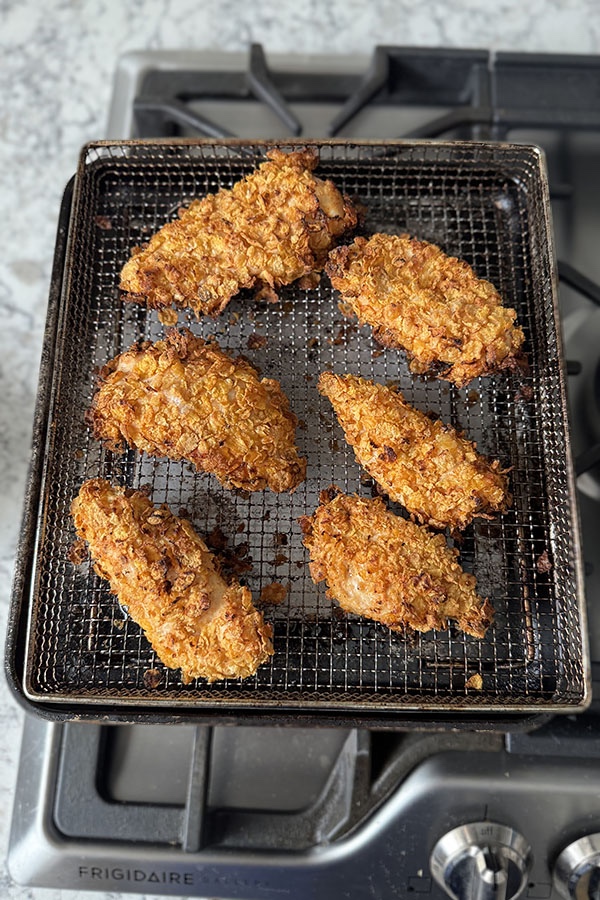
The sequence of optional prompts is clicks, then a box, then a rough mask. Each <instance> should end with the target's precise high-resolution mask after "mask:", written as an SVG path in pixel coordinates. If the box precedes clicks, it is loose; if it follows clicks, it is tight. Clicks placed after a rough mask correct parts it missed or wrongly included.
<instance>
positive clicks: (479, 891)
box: [430, 822, 531, 900]
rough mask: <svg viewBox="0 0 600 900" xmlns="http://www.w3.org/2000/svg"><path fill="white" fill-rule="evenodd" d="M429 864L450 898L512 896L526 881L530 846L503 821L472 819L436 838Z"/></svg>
mask: <svg viewBox="0 0 600 900" xmlns="http://www.w3.org/2000/svg"><path fill="white" fill-rule="evenodd" d="M430 864H431V874H432V875H433V877H434V878H435V880H436V881H437V883H438V884H439V885H440V887H442V888H443V889H444V890H445V891H446V893H447V894H449V896H450V897H452V898H453V900H514V898H516V897H518V896H519V895H520V894H521V892H522V891H523V888H524V887H525V885H526V884H527V876H528V874H529V869H530V868H531V849H530V847H529V845H528V844H527V842H526V840H525V838H524V837H522V836H521V835H520V834H519V833H518V832H517V831H514V830H513V829H512V828H508V827H507V826H506V825H498V824H497V823H495V822H471V823H470V824H468V825H461V826H460V827H459V828H454V829H453V830H452V831H449V832H448V834H445V835H444V836H443V837H442V838H440V839H439V841H438V842H437V844H436V845H435V847H434V848H433V852H432V854H431V860H430Z"/></svg>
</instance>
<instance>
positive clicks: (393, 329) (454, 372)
mask: <svg viewBox="0 0 600 900" xmlns="http://www.w3.org/2000/svg"><path fill="white" fill-rule="evenodd" d="M325 271H326V272H327V274H328V275H329V277H330V279H331V283H332V285H333V286H334V288H336V289H337V290H338V291H340V293H341V295H342V304H340V305H341V309H342V311H343V312H345V313H346V314H352V313H353V314H354V315H355V316H357V318H358V320H359V322H360V323H361V324H368V325H370V326H371V327H372V328H373V329H374V336H375V338H376V339H377V341H379V343H381V344H382V345H383V346H385V347H395V348H400V349H403V350H405V351H406V353H407V355H408V357H409V359H410V368H411V371H412V372H414V373H416V374H420V375H435V376H436V377H438V378H444V379H446V380H448V381H452V382H454V384H456V385H457V386H458V387H463V386H464V385H466V384H468V383H469V382H470V381H471V380H472V379H473V378H476V377H477V376H479V375H490V374H492V373H494V372H499V371H501V370H502V369H521V368H523V367H524V366H525V356H524V354H523V352H522V349H521V348H522V344H523V340H524V335H523V331H522V330H521V328H520V327H519V326H518V325H516V324H515V319H516V312H515V310H514V309H509V308H508V307H505V306H503V305H502V298H501V297H500V294H499V293H498V291H497V290H496V288H495V287H494V286H493V285H492V284H490V282H489V281H484V280H483V279H481V278H478V277H477V276H476V275H475V273H474V272H473V269H472V268H471V266H470V265H469V264H468V263H467V262H465V261H464V260H460V259H456V258H454V257H451V256H447V255H446V254H445V253H443V252H442V250H440V248H439V247H436V246H435V244H430V243H428V242H427V241H419V240H417V239H416V238H411V237H409V236H408V235H406V234H405V235H400V236H398V235H388V234H374V235H373V236H372V237H371V238H370V239H369V240H366V239H365V238H360V237H359V238H356V240H355V241H354V243H353V244H351V245H350V246H349V247H339V248H337V249H335V250H332V252H331V253H330V254H329V262H328V263H327V265H326V267H325Z"/></svg>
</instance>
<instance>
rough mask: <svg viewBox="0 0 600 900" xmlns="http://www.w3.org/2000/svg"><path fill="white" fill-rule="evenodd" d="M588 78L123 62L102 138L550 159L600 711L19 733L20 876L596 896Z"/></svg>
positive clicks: (558, 67)
mask: <svg viewBox="0 0 600 900" xmlns="http://www.w3.org/2000/svg"><path fill="white" fill-rule="evenodd" d="M599 74H600V59H598V58H596V57H560V56H541V55H525V54H508V53H504V54H497V55H496V56H492V55H490V54H489V53H487V52H484V51H460V50H426V49H413V48H399V47H380V48H377V49H376V51H375V52H374V54H373V57H372V59H371V60H368V59H363V58H356V57H306V56H298V57H287V56H286V57H278V56H269V57H268V59H267V57H266V56H265V53H264V51H263V50H262V48H261V47H260V46H253V47H252V48H251V49H250V51H249V53H248V54H247V55H246V54H211V53H205V52H197V53H196V52H179V51H178V52H172V53H169V52H147V53H137V54H130V55H128V56H126V57H124V58H123V59H122V61H121V63H120V65H119V69H118V71H117V73H116V77H115V87H114V92H113V99H112V103H111V109H110V114H109V121H108V125H107V136H108V137H111V138H125V137H158V136H171V135H183V136H192V135H202V136H211V137H226V136H228V135H231V134H235V135H236V136H239V137H247V138H275V139H277V138H283V137H287V136H290V135H303V136H305V137H315V138H317V137H324V136H331V135H337V136H340V137H350V138H364V137H368V138H377V139H385V138H397V137H413V138H414V137H427V138H432V139H435V138H436V137H443V138H445V139H453V138H457V139H458V138H460V139H486V140H490V139H491V140H503V139H506V138H509V139H510V140H511V141H517V142H518V141H522V142H525V143H537V144H539V145H540V146H542V147H543V149H544V150H545V152H546V156H547V161H548V168H549V175H550V184H551V196H552V213H553V220H554V229H555V242H556V246H557V253H558V257H559V260H560V263H559V272H560V276H561V284H560V306H561V316H562V322H563V330H564V337H565V343H566V356H567V371H568V373H569V382H568V386H569V402H570V412H571V430H572V443H573V448H574V453H575V455H576V460H577V463H576V465H577V470H578V472H579V473H580V474H579V477H578V488H579V491H578V494H579V503H580V514H581V524H582V533H583V545H584V556H585V559H586V563H587V566H586V593H587V600H588V617H589V627H590V645H591V657H592V660H593V663H594V666H593V668H594V678H595V684H594V702H593V704H592V708H591V710H590V711H589V712H587V713H585V714H582V715H579V716H572V717H565V718H560V717H555V718H549V717H546V719H545V720H542V719H539V718H538V719H537V720H536V721H535V722H530V723H529V727H531V725H533V724H535V726H536V727H535V730H532V731H531V732H530V733H528V732H527V731H526V730H524V729H523V727H522V726H521V729H520V730H519V727H518V723H516V722H515V723H513V724H514V728H511V726H510V724H507V725H506V732H507V733H504V734H502V733H497V732H494V731H489V730H487V731H486V727H485V723H479V728H480V730H479V731H477V732H475V731H469V730H464V731H463V732H462V733H452V731H453V730H452V728H450V729H449V731H448V732H446V733H444V734H432V733H427V731H425V730H423V731H413V732H410V733H409V732H403V733H393V732H367V731H365V730H361V729H356V728H343V729H342V728H322V729H303V728H280V727H279V728H275V727H272V726H268V725H264V726H262V727H250V726H244V727H238V728H231V727H225V726H223V727H215V728H210V727H206V726H202V727H198V728H193V727H188V726H149V725H139V726H138V725H136V726H122V727H121V726H112V727H103V726H101V725H82V724H76V723H70V724H67V725H57V724H50V723H46V722H44V721H42V720H40V719H34V718H32V717H30V716H28V717H26V722H25V728H24V735H23V750H22V758H21V767H20V775H19V782H18V785H17V793H16V803H15V811H14V815H13V829H12V837H11V847H10V854H9V865H10V869H11V871H12V873H13V875H14V877H15V879H16V880H17V881H19V882H22V883H26V884H32V885H41V886H46V887H63V888H77V889H80V890H81V889H90V890H106V891H108V890H111V891H114V890H120V891H124V892H128V891H132V892H138V893H148V892H154V893H156V894H161V895H162V894H168V895H172V896H195V897H202V896H211V897H214V896H219V897H222V898H229V897H236V898H269V897H273V896H277V895H281V896H286V897H289V898H302V900H304V898H306V897H314V898H315V900H316V898H319V897H327V898H328V900H333V898H337V897H345V896H349V897H353V898H354V897H365V898H366V897H373V898H377V897H381V898H384V897H385V898H391V897H401V898H406V897H408V896H409V895H411V894H413V893H426V894H428V895H431V896H433V897H437V898H441V897H444V896H447V895H450V896H455V897H460V898H462V897H474V896H478V897H483V896H486V897H487V896H489V897H492V896H494V897H504V896H506V897H513V896H517V895H519V896H523V897H525V896H526V897H530V898H539V900H544V898H552V900H554V898H556V897H559V896H561V895H562V896H569V891H572V890H574V889H575V886H578V890H580V891H581V890H588V891H591V892H592V893H593V890H595V889H597V888H594V884H595V881H594V879H597V871H598V866H599V865H600V837H599V835H600V802H599V801H598V798H597V791H595V790H590V785H592V784H596V785H597V784H598V783H600V721H599V720H598V718H597V715H596V710H597V707H598V706H599V705H600V703H599V701H600V684H596V682H600V603H599V602H598V601H599V600H600V566H598V565H594V563H595V557H596V554H595V549H596V546H597V545H598V540H599V539H600V534H599V533H598V532H599V531H600V463H599V461H600V452H599V451H598V444H599V442H600V374H599V372H600V369H599V350H600V340H599V338H600V288H599V287H598V286H597V285H598V284H599V283H600V255H599V254H598V253H597V249H596V248H597V246H598V244H599V241H600V166H599V165H598V160H600V113H599V112H598V91H597V84H598V75H599ZM457 727H458V723H457ZM567 847H568V848H570V849H569V850H568V852H566V853H563V851H564V850H565V848H567ZM595 873H596V874H595ZM482 885H483V887H482ZM469 891H470V893H469ZM477 891H479V893H477ZM482 891H483V893H482ZM565 892H566V893H565ZM592 893H585V894H580V895H578V896H592Z"/></svg>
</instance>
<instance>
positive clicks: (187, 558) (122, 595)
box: [71, 478, 273, 683]
mask: <svg viewBox="0 0 600 900" xmlns="http://www.w3.org/2000/svg"><path fill="white" fill-rule="evenodd" d="M71 512H72V515H73V520H74V523H75V528H76V530H77V534H78V536H79V538H80V539H82V540H84V541H86V542H87V544H88V545H89V550H90V554H91V557H92V560H93V563H94V568H95V570H96V572H97V573H98V575H100V576H101V577H102V578H105V579H107V581H108V582H109V585H110V589H111V591H112V593H113V594H116V596H117V597H118V599H119V602H120V603H121V604H123V606H125V607H126V609H127V611H128V613H129V615H130V616H131V618H132V619H133V620H134V621H135V622H136V623H137V624H138V625H139V626H140V627H141V628H142V629H143V630H144V633H145V635H146V637H147V638H148V640H149V641H150V643H151V644H152V646H153V648H154V650H155V651H156V653H157V655H158V656H159V658H160V659H161V661H162V662H163V663H164V664H165V665H166V666H168V667H169V668H171V669H179V668H180V669H181V673H182V679H183V681H184V683H187V682H189V681H191V680H192V679H193V678H205V679H206V680H207V681H215V680H218V679H222V678H247V677H248V676H250V675H253V674H254V673H255V672H256V670H257V669H258V667H259V666H260V665H261V664H262V663H264V662H266V660H267V659H268V658H269V657H270V656H271V655H272V653H273V647H272V643H271V637H272V628H271V626H270V625H268V624H266V623H265V621H264V619H263V617H262V615H261V613H259V612H258V611H257V610H256V609H255V608H254V606H253V604H252V597H251V594H250V591H249V590H248V588H246V587H241V586H240V585H239V584H237V583H231V584H227V583H226V582H225V581H224V579H223V578H222V577H221V575H220V574H219V571H218V565H217V563H216V560H215V558H214V556H213V555H212V553H211V552H210V551H209V550H208V548H207V546H206V544H205V543H204V542H203V541H202V540H201V539H200V537H199V536H198V535H197V534H196V532H195V531H194V529H193V528H192V526H191V525H190V523H189V522H188V521H186V520H185V519H180V518H177V517H176V516H174V515H173V514H172V513H171V512H170V511H169V509H168V508H167V507H166V506H160V507H155V506H154V505H153V504H152V502H151V501H150V500H149V499H148V497H147V496H146V495H145V494H144V493H142V492H140V491H130V490H126V489H125V488H121V487H113V486H112V485H111V484H109V482H108V481H105V480H103V479H101V478H94V479H91V480H90V481H87V482H85V484H83V485H82V486H81V489H80V491H79V494H78V496H77V497H76V498H75V500H74V501H73V503H72V507H71Z"/></svg>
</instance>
